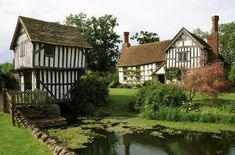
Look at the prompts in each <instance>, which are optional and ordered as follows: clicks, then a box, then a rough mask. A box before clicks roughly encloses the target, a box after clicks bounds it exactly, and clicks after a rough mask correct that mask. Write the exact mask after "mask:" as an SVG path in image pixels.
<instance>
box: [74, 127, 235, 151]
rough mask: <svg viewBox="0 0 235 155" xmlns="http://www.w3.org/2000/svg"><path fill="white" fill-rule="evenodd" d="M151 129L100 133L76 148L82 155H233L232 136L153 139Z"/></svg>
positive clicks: (174, 136) (233, 142) (155, 137)
mask: <svg viewBox="0 0 235 155" xmlns="http://www.w3.org/2000/svg"><path fill="white" fill-rule="evenodd" d="M152 131H153V130H145V131H144V132H142V133H138V132H135V133H130V134H125V135H122V134H120V133H118V132H107V131H105V130H102V131H99V133H101V134H103V135H104V136H103V137H99V138H95V139H94V141H93V142H92V143H90V144H87V145H86V146H87V147H86V148H84V149H77V150H76V149H75V151H76V152H77V153H78V154H82V155H217V154H218V155H235V140H234V137H233V136H232V135H229V134H223V135H222V136H221V135H220V136H218V135H216V134H209V133H197V134H196V133H181V134H176V135H171V134H164V137H159V136H152V134H151V133H152Z"/></svg>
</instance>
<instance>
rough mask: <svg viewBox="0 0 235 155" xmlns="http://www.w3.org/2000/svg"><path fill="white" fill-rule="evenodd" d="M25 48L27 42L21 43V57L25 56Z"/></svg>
mask: <svg viewBox="0 0 235 155" xmlns="http://www.w3.org/2000/svg"><path fill="white" fill-rule="evenodd" d="M25 50H26V44H21V45H20V57H24V56H25Z"/></svg>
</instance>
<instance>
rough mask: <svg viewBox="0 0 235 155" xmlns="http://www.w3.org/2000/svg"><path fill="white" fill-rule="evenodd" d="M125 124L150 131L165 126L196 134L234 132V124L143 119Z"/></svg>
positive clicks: (132, 120) (131, 120)
mask: <svg viewBox="0 0 235 155" xmlns="http://www.w3.org/2000/svg"><path fill="white" fill-rule="evenodd" d="M127 122H128V124H129V125H131V126H137V127H140V128H145V129H151V128H153V127H154V126H156V125H161V126H165V127H168V128H173V129H179V130H187V131H196V132H211V133H220V131H232V132H235V124H233V125H227V124H215V123H198V122H193V123H192V122H172V121H158V120H148V119H145V118H140V117H135V118H129V119H127Z"/></svg>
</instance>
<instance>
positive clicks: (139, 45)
mask: <svg viewBox="0 0 235 155" xmlns="http://www.w3.org/2000/svg"><path fill="white" fill-rule="evenodd" d="M167 41H171V39H166V40H162V41H156V42H151V43H145V44H138V45H133V46H130V47H128V48H132V47H141V46H147V45H153V44H160V43H163V42H167ZM128 48H127V49H128Z"/></svg>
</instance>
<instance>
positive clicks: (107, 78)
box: [103, 71, 119, 88]
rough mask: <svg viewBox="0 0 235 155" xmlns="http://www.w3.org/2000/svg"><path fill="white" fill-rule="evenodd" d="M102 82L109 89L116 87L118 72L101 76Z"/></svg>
mask: <svg viewBox="0 0 235 155" xmlns="http://www.w3.org/2000/svg"><path fill="white" fill-rule="evenodd" d="M103 79H104V82H105V84H106V85H107V86H109V87H110V88H114V87H116V86H118V84H119V83H118V72H117V71H116V72H113V73H108V74H106V75H104V76H103Z"/></svg>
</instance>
